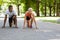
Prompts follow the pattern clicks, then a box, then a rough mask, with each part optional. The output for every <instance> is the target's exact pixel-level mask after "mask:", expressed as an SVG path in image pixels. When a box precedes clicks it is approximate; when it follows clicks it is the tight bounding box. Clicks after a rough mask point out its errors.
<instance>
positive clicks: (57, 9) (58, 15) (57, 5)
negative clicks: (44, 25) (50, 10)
mask: <svg viewBox="0 0 60 40" xmlns="http://www.w3.org/2000/svg"><path fill="white" fill-rule="evenodd" d="M56 16H59V13H58V3H57V14H56Z"/></svg>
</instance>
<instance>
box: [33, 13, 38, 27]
mask: <svg viewBox="0 0 60 40" xmlns="http://www.w3.org/2000/svg"><path fill="white" fill-rule="evenodd" d="M32 15H33V21H34V23H35V26H36V28H37V23H36V20H35V16H34V14H32Z"/></svg>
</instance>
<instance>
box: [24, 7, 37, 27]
mask: <svg viewBox="0 0 60 40" xmlns="http://www.w3.org/2000/svg"><path fill="white" fill-rule="evenodd" d="M33 21H34V22H35V26H36V28H37V25H36V21H35V17H34V13H33V10H32V8H29V9H28V11H26V13H25V17H24V28H25V24H26V23H27V27H28V28H32V23H33Z"/></svg>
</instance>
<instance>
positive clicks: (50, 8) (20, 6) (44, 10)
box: [0, 0, 60, 16]
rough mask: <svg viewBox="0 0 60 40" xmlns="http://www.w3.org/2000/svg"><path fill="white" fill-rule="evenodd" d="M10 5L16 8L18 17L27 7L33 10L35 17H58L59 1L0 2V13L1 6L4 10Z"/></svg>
mask: <svg viewBox="0 0 60 40" xmlns="http://www.w3.org/2000/svg"><path fill="white" fill-rule="evenodd" d="M10 4H11V5H13V6H14V5H15V6H16V9H17V15H18V16H20V15H21V14H24V13H25V11H27V10H28V8H29V7H32V8H33V10H34V11H35V12H36V14H37V16H60V0H0V11H1V10H3V9H2V7H3V6H5V7H4V8H5V10H6V9H7V7H8V6H9V5H10ZM15 6H14V7H15Z"/></svg>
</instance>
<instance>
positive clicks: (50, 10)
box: [50, 7, 51, 16]
mask: <svg viewBox="0 0 60 40" xmlns="http://www.w3.org/2000/svg"><path fill="white" fill-rule="evenodd" d="M50 16H51V7H50Z"/></svg>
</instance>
